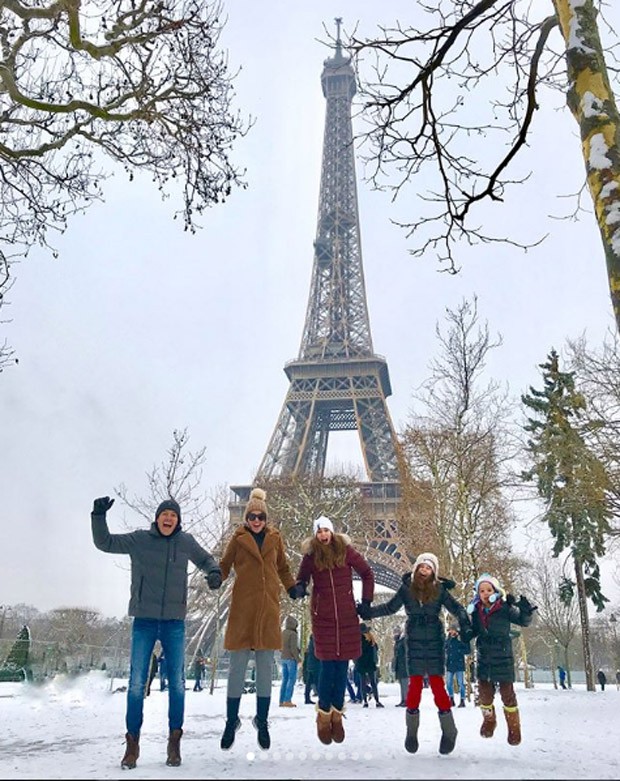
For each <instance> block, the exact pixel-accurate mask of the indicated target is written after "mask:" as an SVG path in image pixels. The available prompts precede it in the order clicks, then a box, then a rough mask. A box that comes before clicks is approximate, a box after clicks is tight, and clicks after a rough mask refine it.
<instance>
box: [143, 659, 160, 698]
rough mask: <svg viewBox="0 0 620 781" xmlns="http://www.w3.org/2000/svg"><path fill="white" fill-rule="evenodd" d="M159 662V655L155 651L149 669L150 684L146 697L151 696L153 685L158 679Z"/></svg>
mask: <svg viewBox="0 0 620 781" xmlns="http://www.w3.org/2000/svg"><path fill="white" fill-rule="evenodd" d="M158 666H159V665H158V662H157V654H156V653H155V651H153V653H152V654H151V664H150V667H149V679H148V683H147V684H146V696H147V697H149V696H150V694H151V684H152V683H153V681H154V680H155V678H156V677H157V668H158Z"/></svg>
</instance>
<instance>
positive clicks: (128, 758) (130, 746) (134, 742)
mask: <svg viewBox="0 0 620 781" xmlns="http://www.w3.org/2000/svg"><path fill="white" fill-rule="evenodd" d="M125 740H126V741H127V747H126V748H125V756H124V757H123V758H122V759H121V767H122V768H123V770H133V769H134V767H135V766H136V763H137V761H138V757H139V756H140V736H139V735H132V734H131V733H130V732H128V733H127V734H126V735H125Z"/></svg>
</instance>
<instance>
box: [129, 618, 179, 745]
mask: <svg viewBox="0 0 620 781" xmlns="http://www.w3.org/2000/svg"><path fill="white" fill-rule="evenodd" d="M157 640H159V641H160V643H161V646H162V648H163V649H164V654H165V656H166V664H167V676H168V726H169V728H170V730H173V729H181V728H182V727H183V717H184V713H185V621H176V620H175V621H159V620H158V619H156V618H134V620H133V627H132V630H131V661H130V669H129V687H128V689H127V714H126V717H125V723H126V726H127V732H130V733H131V734H132V735H136V736H137V735H139V734H140V729H141V728H142V718H143V710H144V696H145V693H146V686H147V683H148V677H149V664H150V661H151V654H152V653H153V648H154V647H155V642H156V641H157Z"/></svg>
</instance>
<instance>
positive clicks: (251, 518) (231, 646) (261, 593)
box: [220, 488, 298, 749]
mask: <svg viewBox="0 0 620 781" xmlns="http://www.w3.org/2000/svg"><path fill="white" fill-rule="evenodd" d="M265 499H266V494H265V491H263V490H262V489H261V488H254V489H253V490H252V492H251V494H250V500H249V501H248V503H247V505H246V508H245V513H244V524H243V525H242V526H240V527H238V528H237V529H236V530H235V531H234V533H233V535H232V538H231V539H230V541H229V543H228V545H227V547H226V550H225V552H224V556H223V557H222V560H221V561H220V568H221V570H222V577H223V579H224V580H226V578H227V577H228V575H229V574H230V571H231V569H233V568H234V570H235V583H234V586H233V590H232V599H231V603H230V611H229V614H228V622H227V624H226V633H225V635H224V648H226V650H228V651H229V652H230V667H229V671H228V686H227V700H226V727H225V729H224V734H223V735H222V740H221V742H220V746H221V748H223V749H229V748H230V747H231V746H232V744H233V743H234V741H235V733H236V731H237V730H238V729H239V727H240V726H241V721H240V719H239V705H240V704H241V695H242V693H243V685H244V682H245V675H246V670H247V667H248V662H249V660H250V654H251V653H252V651H254V655H255V660H256V716H255V718H254V720H253V724H254V727H255V728H256V730H257V733H258V744H259V746H260V747H261V748H263V749H268V748H269V747H270V745H271V739H270V737H269V729H268V723H267V716H268V714H269V705H270V702H271V680H272V669H273V658H274V651H276V650H279V649H280V648H282V633H281V630H280V589H281V587H282V586H284V588H285V589H286V590H287V591H288V593H289V596H290V597H291V598H292V599H295V598H296V597H297V593H298V589H297V588H296V586H295V579H294V578H293V576H292V575H291V571H290V568H289V564H288V561H287V558H286V554H285V552H284V543H283V541H282V537H281V535H280V532H279V531H278V530H277V529H274V528H273V527H272V526H270V525H269V523H268V511H267V504H266V502H265Z"/></svg>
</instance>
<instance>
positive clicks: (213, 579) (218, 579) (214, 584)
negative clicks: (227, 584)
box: [205, 567, 222, 591]
mask: <svg viewBox="0 0 620 781" xmlns="http://www.w3.org/2000/svg"><path fill="white" fill-rule="evenodd" d="M205 580H206V581H207V585H208V586H209V588H210V589H211V591H216V590H217V589H218V588H219V587H220V586H221V585H222V570H221V569H220V568H219V567H214V568H213V569H210V570H209V571H208V572H207V574H206V575H205Z"/></svg>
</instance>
